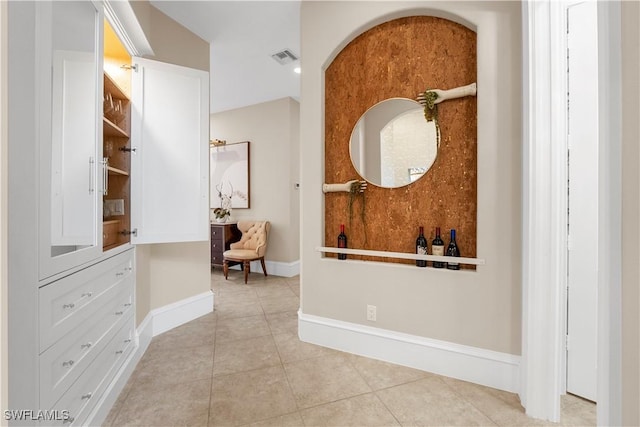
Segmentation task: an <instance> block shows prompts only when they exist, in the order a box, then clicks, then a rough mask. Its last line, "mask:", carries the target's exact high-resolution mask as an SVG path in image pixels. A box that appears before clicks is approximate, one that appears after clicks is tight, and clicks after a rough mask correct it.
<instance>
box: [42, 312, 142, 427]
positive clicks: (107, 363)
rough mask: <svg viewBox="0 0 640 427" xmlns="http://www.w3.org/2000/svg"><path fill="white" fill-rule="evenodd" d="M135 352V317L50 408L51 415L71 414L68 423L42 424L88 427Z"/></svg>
mask: <svg viewBox="0 0 640 427" xmlns="http://www.w3.org/2000/svg"><path fill="white" fill-rule="evenodd" d="M130 314H132V313H130ZM134 348H135V340H134V322H133V316H132V315H131V316H129V317H128V318H127V320H126V321H125V324H124V325H123V326H122V327H121V328H120V329H119V330H118V331H117V333H116V335H115V336H114V337H113V338H112V339H111V341H109V342H108V343H107V345H106V346H105V348H104V350H102V351H101V352H100V354H98V356H97V357H96V358H95V360H94V361H93V362H92V363H91V364H90V365H89V366H88V367H87V369H86V370H85V372H84V373H83V374H82V375H81V376H80V378H78V380H77V381H76V382H74V383H73V385H72V386H71V387H70V388H69V390H68V391H67V392H66V393H65V394H63V395H62V397H61V398H60V400H58V402H56V403H55V404H54V405H53V406H51V407H49V408H50V410H51V411H58V413H61V412H62V411H68V414H69V418H68V419H67V420H66V421H62V420H58V421H46V422H43V423H41V424H42V425H47V426H68V425H78V426H79V425H84V423H85V422H86V420H87V417H88V416H89V414H90V413H91V411H92V409H93V408H94V407H95V405H96V403H98V402H99V401H100V397H101V396H102V394H103V393H104V391H105V390H106V388H107V387H108V386H109V384H110V383H111V381H112V379H113V378H114V376H115V374H116V373H117V372H118V369H120V367H121V366H122V364H123V362H124V361H125V360H126V358H127V357H128V355H129V354H130V353H131V351H132V350H133V349H134Z"/></svg>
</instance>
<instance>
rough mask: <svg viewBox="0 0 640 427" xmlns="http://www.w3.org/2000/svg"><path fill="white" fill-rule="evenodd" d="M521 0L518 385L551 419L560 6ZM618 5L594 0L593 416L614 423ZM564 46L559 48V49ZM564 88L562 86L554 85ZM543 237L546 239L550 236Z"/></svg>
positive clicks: (559, 290) (559, 304)
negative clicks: (595, 311) (595, 283)
mask: <svg viewBox="0 0 640 427" xmlns="http://www.w3.org/2000/svg"><path fill="white" fill-rule="evenodd" d="M566 4H567V3H565V2H553V1H550V0H543V1H536V0H529V1H527V2H525V3H523V8H522V27H523V28H522V30H523V31H522V34H523V40H522V41H523V58H522V59H523V70H522V72H523V157H522V168H523V184H522V185H523V187H522V197H523V198H522V209H523V222H522V224H523V225H522V226H523V229H522V236H523V259H522V263H523V264H522V272H523V273H522V360H521V393H520V397H521V399H522V403H523V406H524V407H525V408H526V413H527V415H529V416H531V417H535V418H542V419H547V420H551V421H559V420H560V395H561V394H563V393H564V392H565V390H566V358H565V348H566V343H565V334H566V300H567V296H566V271H567V269H566V245H567V242H566V224H567V221H566V216H567V215H566V203H567V198H566V189H567V182H566V165H567V151H566V119H565V118H566V110H565V111H564V112H563V111H558V105H560V106H561V107H562V108H563V107H564V105H566V104H565V101H566V95H565V94H566V38H565V37H566V33H564V31H563V30H564V28H565V26H566V17H565V16H566V15H565V13H566V12H565V9H566ZM620 40H621V35H620V3H619V2H614V1H611V2H598V46H597V49H598V52H599V55H598V64H599V66H598V70H599V78H598V85H599V97H600V99H599V102H600V107H601V108H600V111H599V126H600V130H599V139H600V140H601V141H607V144H599V179H598V187H599V193H600V194H601V198H602V200H601V203H600V206H599V212H598V216H599V219H598V238H599V242H600V245H599V248H598V330H597V337H598V338H597V339H598V386H597V401H598V406H597V422H598V424H599V425H601V424H602V425H619V424H621V382H622V380H621V371H620V363H618V362H617V361H619V360H620V357H621V338H620V337H621V318H620V313H621V264H620V256H621V205H622V200H621V176H620V162H621V154H620V153H621V120H620V116H621V115H620V113H621V82H620V80H621V53H620ZM563 46H564V47H563ZM563 88H565V90H563ZM550 237H551V238H550Z"/></svg>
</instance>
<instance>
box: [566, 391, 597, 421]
mask: <svg viewBox="0 0 640 427" xmlns="http://www.w3.org/2000/svg"><path fill="white" fill-rule="evenodd" d="M560 401H561V403H562V414H561V416H560V424H562V425H565V426H595V425H596V424H597V415H596V412H597V411H596V409H597V406H596V404H595V403H593V402H590V401H588V400H585V399H582V398H580V397H577V396H573V395H570V394H566V395H564V396H562V398H561V400H560Z"/></svg>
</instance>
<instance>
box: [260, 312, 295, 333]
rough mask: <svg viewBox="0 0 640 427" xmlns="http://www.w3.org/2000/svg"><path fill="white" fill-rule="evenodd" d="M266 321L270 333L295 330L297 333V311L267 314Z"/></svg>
mask: <svg viewBox="0 0 640 427" xmlns="http://www.w3.org/2000/svg"><path fill="white" fill-rule="evenodd" d="M266 317H267V322H269V328H271V333H272V334H274V335H276V334H282V333H286V332H290V331H295V332H296V335H297V334H298V312H297V311H283V312H280V313H272V314H267V315H266Z"/></svg>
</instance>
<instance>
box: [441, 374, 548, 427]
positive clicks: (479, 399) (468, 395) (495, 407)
mask: <svg viewBox="0 0 640 427" xmlns="http://www.w3.org/2000/svg"><path fill="white" fill-rule="evenodd" d="M441 378H442V380H443V381H444V382H445V384H447V385H448V386H449V387H450V388H451V389H452V390H453V391H455V392H456V393H457V394H458V395H459V396H461V397H462V398H463V399H465V400H466V401H468V402H469V403H471V404H472V405H473V406H474V407H476V408H477V409H478V410H480V412H482V413H483V414H485V415H486V416H487V417H488V418H489V419H491V420H492V421H493V422H494V423H495V424H497V425H499V426H552V425H555V424H553V423H550V422H546V421H542V420H536V419H534V418H530V417H528V416H527V415H526V414H525V412H524V408H522V406H521V405H520V399H519V398H518V396H517V395H516V394H514V393H509V392H506V391H502V390H496V389H494V388H491V387H484V386H481V385H478V384H473V383H470V382H466V381H460V380H456V379H453V378H447V377H441Z"/></svg>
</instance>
